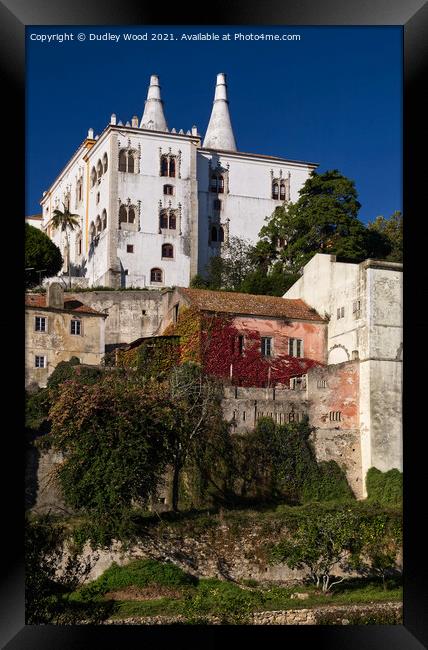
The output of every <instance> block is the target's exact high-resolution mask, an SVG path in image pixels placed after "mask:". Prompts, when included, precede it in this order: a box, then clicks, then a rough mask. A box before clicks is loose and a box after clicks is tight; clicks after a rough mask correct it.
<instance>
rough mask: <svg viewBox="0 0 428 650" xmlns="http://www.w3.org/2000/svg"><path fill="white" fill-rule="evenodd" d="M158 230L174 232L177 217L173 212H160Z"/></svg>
mask: <svg viewBox="0 0 428 650" xmlns="http://www.w3.org/2000/svg"><path fill="white" fill-rule="evenodd" d="M159 228H160V229H161V230H162V229H164V230H166V229H169V230H176V228H177V215H176V211H175V210H161V212H160V215H159Z"/></svg>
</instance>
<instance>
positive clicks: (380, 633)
mask: <svg viewBox="0 0 428 650" xmlns="http://www.w3.org/2000/svg"><path fill="white" fill-rule="evenodd" d="M154 4H155V3H153V4H151V5H150V6H149V3H145V4H144V5H142V4H140V2H138V1H133V0H121V2H120V3H118V2H113V0H104V2H103V3H100V4H98V5H96V4H95V3H94V2H88V0H73V1H70V0H62V2H56V1H53V0H3V2H1V3H0V62H1V66H2V75H1V78H2V79H3V84H6V90H5V94H4V95H3V96H4V101H3V109H5V111H6V113H5V116H4V119H3V127H4V128H3V130H2V131H3V133H2V135H3V138H2V140H3V154H4V155H7V160H8V161H9V164H8V165H7V168H6V173H7V174H9V177H6V179H5V182H4V185H3V188H4V194H3V198H4V202H3V206H4V208H5V209H7V219H8V223H9V224H10V230H12V231H13V235H14V236H13V238H12V242H13V244H12V243H9V242H10V241H11V240H10V238H9V237H8V239H6V238H4V239H3V240H2V241H3V248H4V249H6V251H5V254H4V256H3V259H5V256H6V253H8V254H9V260H8V262H7V263H6V262H4V264H5V265H6V267H4V268H7V275H6V271H5V276H4V278H5V280H8V281H7V282H6V281H5V285H6V286H5V289H6V295H7V298H5V300H6V301H7V305H8V307H7V314H8V316H7V319H2V333H3V343H4V345H3V352H4V357H3V359H4V362H5V363H6V364H7V368H8V369H10V372H8V373H7V385H6V387H5V388H4V389H3V391H2V396H3V399H4V404H3V411H2V412H3V414H4V415H5V414H7V413H10V412H11V411H12V412H13V417H12V424H11V425H9V426H6V425H5V426H4V429H3V433H4V439H3V459H4V469H5V466H7V467H9V468H12V472H11V475H10V477H9V478H8V479H7V482H6V483H5V485H4V486H3V500H2V505H3V513H2V514H3V524H4V525H3V527H2V528H3V533H2V538H3V540H2V541H3V547H4V550H3V553H2V559H3V563H2V565H3V566H2V568H3V569H4V570H3V577H2V581H1V585H0V590H1V595H0V599H1V603H2V607H1V612H0V616H1V624H0V630H1V633H0V642H1V644H2V647H6V648H8V649H9V650H15V649H17V648H26V649H27V648H28V649H29V648H43V650H48V649H50V648H52V649H53V648H55V650H56V649H58V648H61V650H66V649H68V648H93V647H94V648H95V647H97V646H98V645H105V644H110V643H111V644H114V645H115V646H117V645H118V644H121V647H128V645H131V643H132V644H134V643H141V642H142V643H143V644H145V645H146V646H148V647H151V645H152V644H159V643H162V642H165V641H166V642H171V643H174V644H175V645H184V643H186V644H187V643H188V642H189V641H190V640H191V641H201V642H202V643H204V645H212V646H218V644H219V643H221V642H223V639H224V640H225V641H226V638H227V639H229V638H230V640H231V641H232V642H239V643H241V642H242V640H243V639H244V638H245V640H246V641H250V640H251V641H254V642H255V643H257V641H259V640H260V641H262V640H265V639H269V640H270V638H272V641H274V640H275V641H276V642H278V641H280V643H285V644H287V643H299V644H302V643H312V644H313V645H314V647H317V648H319V647H326V648H327V647H328V648H332V649H334V648H340V649H341V650H353V649H354V648H355V649H357V648H358V650H361V649H364V650H372V649H373V650H374V649H378V648H379V649H380V648H382V649H385V650H386V649H388V650H395V649H397V650H404V649H405V650H413V649H415V650H416V649H418V648H423V647H428V626H427V624H426V622H425V621H426V619H427V618H428V615H427V613H428V607H427V587H426V584H427V575H426V574H427V571H426V568H425V565H426V559H425V558H426V552H427V551H426V541H425V536H424V533H423V528H422V524H423V522H424V518H423V510H422V509H423V503H424V498H423V497H424V490H423V488H424V480H423V479H424V468H425V465H426V454H424V453H423V452H424V451H425V449H426V444H425V449H424V445H423V442H424V441H425V438H426V433H425V430H424V426H423V425H424V418H423V413H424V411H423V409H422V406H423V404H424V403H425V400H424V397H425V392H426V391H425V385H424V381H423V379H419V380H418V379H417V378H416V374H417V373H418V372H419V370H420V368H422V369H423V368H424V355H423V335H424V332H425V331H426V329H425V326H426V325H427V318H426V317H425V315H424V310H423V302H424V301H423V297H424V296H425V295H426V283H425V279H426V276H427V273H426V269H425V264H424V261H425V260H424V253H425V249H426V242H427V241H428V239H427V237H426V236H424V235H425V233H426V228H427V226H426V223H427V220H426V217H425V214H424V212H418V209H417V201H418V199H420V198H422V193H424V189H425V186H426V181H425V178H424V177H425V175H426V172H425V166H424V158H425V156H426V152H425V149H426V145H425V142H426V138H425V140H424V137H423V136H424V134H425V133H426V117H427V114H428V113H427V100H426V98H425V97H424V95H426V94H427V93H426V85H427V84H426V81H427V77H426V74H425V72H426V64H427V49H428V48H427V45H426V43H427V42H428V4H426V2H425V1H424V0H408V1H407V2H403V0H371V2H370V3H367V2H362V1H361V0H347V2H343V0H342V1H341V0H323V1H320V0H318V1H317V0H289V1H287V2H284V1H283V0H265V1H264V2H260V1H259V0H246V1H242V2H237V1H236V0H235V1H233V0H230V1H229V2H228V3H218V4H217V5H216V6H215V12H214V13H212V11H208V16H207V17H208V18H209V20H207V19H206V18H207V17H206V16H204V15H203V14H202V11H203V10H204V9H213V7H212V5H208V4H206V3H203V4H202V3H201V4H200V5H199V6H196V7H195V8H192V9H191V10H190V9H189V10H186V9H185V8H184V6H183V5H181V3H176V4H175V5H171V6H168V7H166V6H165V5H164V4H163V3H162V4H161V3H159V6H157V7H156V6H154ZM91 24H93V25H109V24H110V25H125V24H127V25H130V24H143V25H145V24H147V25H172V24H174V25H179V24H182V25H204V24H206V25H210V24H217V25H257V26H258V25H293V26H297V25H320V26H321V25H401V26H403V48H404V50H403V51H404V89H403V90H404V94H403V111H404V139H403V161H404V184H403V190H404V212H405V213H406V220H407V221H408V223H409V225H407V226H406V227H405V265H406V266H405V273H404V287H405V289H404V331H405V339H406V352H405V355H404V416H403V425H404V435H403V438H404V459H405V510H404V515H405V544H404V582H405V587H404V625H402V626H361V627H351V626H341V627H330V626H327V627H320V626H300V627H299V626H298V627H294V626H285V627H279V626H271V627H256V626H254V627H251V628H245V630H243V629H242V628H239V626H235V627H228V628H224V627H220V626H211V627H210V628H209V630H208V628H199V627H197V626H181V627H168V628H167V627H162V626H158V627H157V628H156V627H152V628H149V627H147V628H146V627H145V626H99V627H96V626H70V627H60V626H25V625H24V570H23V519H24V518H23V502H24V499H23V483H24V481H23V473H24V471H23V465H24V463H23V456H24V454H23V434H22V431H23V417H21V414H23V411H24V409H23V403H22V402H21V401H20V400H19V398H18V399H17V398H16V397H12V395H13V396H15V395H16V396H19V395H23V390H22V379H23V376H22V375H23V373H22V374H21V373H20V372H19V370H20V369H22V370H23V364H22V366H20V367H19V363H18V361H17V358H18V357H17V351H19V350H20V348H21V347H22V339H19V337H17V336H16V334H17V332H18V331H23V330H19V325H20V324H21V325H22V321H23V319H22V321H21V320H20V318H19V316H20V314H21V313H22V312H21V297H22V293H21V286H23V284H22V285H21V284H20V282H21V280H23V268H24V265H23V264H21V262H22V261H23V260H22V257H20V253H21V242H22V240H21V239H20V236H17V235H16V233H17V232H19V233H20V235H21V233H22V235H23V225H22V231H20V230H19V228H17V226H16V225H17V224H21V223H22V224H23V221H24V220H23V214H24V195H25V192H24V173H23V171H24V170H23V163H24V160H25V148H24V128H23V127H24V120H25V115H24V98H25V96H24V87H25V55H24V37H25V26H27V25H35V26H36V25H91ZM51 145H52V146H54V143H51ZM369 164H370V162H369V161H368V165H369ZM18 170H20V172H19V171H18ZM6 192H7V195H9V196H10V197H11V199H13V200H10V201H7V200H6V196H7V195H6ZM422 205H423V204H422V201H421V206H422ZM425 211H426V208H425ZM3 216H4V217H5V216H6V212H5V213H4V215H3ZM12 219H13V221H12ZM3 227H5V222H4V224H3ZM7 234H8V235H10V234H11V233H10V232H9V233H7ZM18 251H19V253H18ZM427 279H428V278H427ZM7 292H8V293H7ZM10 310H12V313H13V314H14V318H12V322H13V321H14V320H16V322H17V324H16V327H15V326H13V328H12V330H11V320H10V319H9V316H10V315H11V311H10ZM3 320H4V322H3ZM13 368H18V372H16V373H15V377H14V378H13V379H12V369H13ZM422 378H423V375H422ZM425 399H426V398H425ZM21 407H22V408H21ZM4 476H5V472H4V473H3V478H4ZM421 477H422V478H421Z"/></svg>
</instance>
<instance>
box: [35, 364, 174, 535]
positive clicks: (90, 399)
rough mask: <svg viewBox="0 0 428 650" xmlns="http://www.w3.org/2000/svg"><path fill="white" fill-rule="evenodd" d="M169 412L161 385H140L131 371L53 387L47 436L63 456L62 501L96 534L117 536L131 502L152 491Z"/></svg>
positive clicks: (162, 460) (160, 469) (162, 461)
mask: <svg viewBox="0 0 428 650" xmlns="http://www.w3.org/2000/svg"><path fill="white" fill-rule="evenodd" d="M171 412H172V409H171V408H170V406H169V403H168V401H167V397H166V396H164V395H162V391H161V387H160V386H159V385H156V388H153V389H151V388H150V386H148V385H147V383H146V384H145V385H144V386H142V385H141V384H139V382H138V377H137V376H136V375H135V373H133V372H130V373H125V372H112V373H108V372H106V373H105V375H104V376H103V377H102V378H101V379H100V380H98V381H97V382H96V383H93V384H83V383H79V382H78V381H75V380H69V381H66V382H65V383H63V384H62V385H61V386H60V387H59V390H58V393H57V397H56V400H55V402H54V404H53V406H52V407H51V410H50V413H49V417H50V420H51V423H52V428H51V432H50V434H48V436H47V438H48V439H49V442H50V444H51V445H52V448H53V449H55V450H57V451H60V452H62V453H63V454H64V462H63V463H62V464H61V466H60V467H59V469H58V480H59V483H60V486H61V489H62V492H63V495H64V498H65V500H66V502H67V503H68V504H69V505H70V506H72V507H73V508H75V509H77V510H79V511H80V512H82V513H84V514H87V515H89V516H90V517H91V518H92V520H93V522H94V523H95V524H96V526H97V528H98V530H99V531H100V539H102V540H108V539H109V538H111V536H113V535H118V536H119V535H120V534H121V531H123V530H125V529H126V527H127V526H128V525H130V517H131V506H132V505H133V504H134V503H136V502H139V503H144V502H146V501H147V500H148V498H149V497H150V496H151V495H153V494H155V492H156V490H157V488H158V486H159V484H160V482H161V480H162V478H163V474H164V470H165V467H166V463H167V448H166V439H167V434H168V432H169V429H170V428H171V422H170V421H169V420H168V418H170V417H171Z"/></svg>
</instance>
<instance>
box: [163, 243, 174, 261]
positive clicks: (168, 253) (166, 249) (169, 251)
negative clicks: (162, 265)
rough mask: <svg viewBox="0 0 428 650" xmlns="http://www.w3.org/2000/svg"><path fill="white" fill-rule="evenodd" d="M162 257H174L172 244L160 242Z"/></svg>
mask: <svg viewBox="0 0 428 650" xmlns="http://www.w3.org/2000/svg"><path fill="white" fill-rule="evenodd" d="M162 257H166V258H169V259H171V258H172V257H174V247H173V245H172V244H162Z"/></svg>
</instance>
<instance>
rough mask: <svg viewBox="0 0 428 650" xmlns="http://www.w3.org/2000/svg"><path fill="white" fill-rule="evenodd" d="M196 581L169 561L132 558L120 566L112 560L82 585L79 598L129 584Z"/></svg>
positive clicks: (187, 584) (177, 584)
mask: <svg viewBox="0 0 428 650" xmlns="http://www.w3.org/2000/svg"><path fill="white" fill-rule="evenodd" d="M196 583H197V579H196V578H194V577H193V576H192V575H190V574H188V573H185V572H184V571H183V570H182V569H180V568H179V567H177V566H176V565H175V564H172V563H171V562H158V561H157V560H134V561H133V562H130V563H129V564H127V565H126V566H122V567H120V566H118V565H117V564H116V563H115V562H114V563H113V564H112V565H111V567H109V568H108V569H107V570H106V571H104V573H103V574H102V575H101V576H100V577H99V578H97V580H95V581H94V582H91V583H90V584H88V585H85V586H84V587H82V589H81V590H80V592H79V594H80V596H81V598H83V599H89V598H93V597H94V596H101V595H103V594H105V593H107V592H108V591H115V590H117V589H123V588H124V587H130V586H133V587H140V588H144V587H148V586H149V585H161V586H165V587H190V586H192V585H195V584H196Z"/></svg>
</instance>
